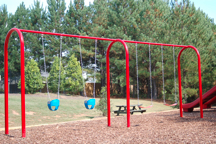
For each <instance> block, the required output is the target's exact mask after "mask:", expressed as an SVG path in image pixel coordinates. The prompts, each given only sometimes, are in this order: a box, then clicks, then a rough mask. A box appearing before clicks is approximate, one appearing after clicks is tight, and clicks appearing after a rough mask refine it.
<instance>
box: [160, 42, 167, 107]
mask: <svg viewBox="0 0 216 144" xmlns="http://www.w3.org/2000/svg"><path fill="white" fill-rule="evenodd" d="M161 57H162V79H163V99H164V104H166V101H165V89H164V64H163V45H161Z"/></svg>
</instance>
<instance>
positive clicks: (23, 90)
mask: <svg viewBox="0 0 216 144" xmlns="http://www.w3.org/2000/svg"><path fill="white" fill-rule="evenodd" d="M13 32H17V34H18V36H19V39H20V60H21V61H20V69H21V112H22V116H21V117H22V137H26V121H25V57H24V53H25V51H24V38H23V35H22V32H26V33H37V34H44V35H56V36H65V37H75V38H83V39H94V40H104V41H111V43H110V44H109V46H108V48H107V53H106V70H107V121H108V126H111V117H110V116H111V112H110V69H109V67H110V65H109V64H110V62H109V52H110V49H111V47H112V45H113V44H114V43H116V42H120V43H122V45H123V46H124V49H125V54H126V94H127V97H126V98H127V101H126V104H127V127H130V83H129V77H130V76H129V51H128V47H127V45H126V43H137V44H147V45H160V46H170V47H182V49H181V51H180V53H179V56H178V65H179V67H178V76H179V102H180V116H181V117H182V92H181V68H180V56H181V53H182V52H183V51H184V50H185V49H187V48H192V49H194V50H195V51H196V53H197V56H198V71H199V92H200V114H201V115H202V113H203V111H202V109H203V107H202V83H201V67H200V66H201V63H200V55H199V52H198V50H197V49H196V48H195V47H193V46H185V45H174V44H163V43H150V42H140V41H129V40H120V39H109V38H100V37H88V36H79V35H71V34H61V33H51V32H43V31H33V30H25V29H18V28H12V29H10V31H9V32H8V33H7V36H6V39H5V44H4V93H5V134H9V119H8V117H9V112H8V43H9V39H10V36H11V34H12V33H13ZM201 117H202V116H201Z"/></svg>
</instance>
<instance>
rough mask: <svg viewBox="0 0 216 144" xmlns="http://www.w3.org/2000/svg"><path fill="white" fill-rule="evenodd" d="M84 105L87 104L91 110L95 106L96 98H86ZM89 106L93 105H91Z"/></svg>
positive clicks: (87, 107)
mask: <svg viewBox="0 0 216 144" xmlns="http://www.w3.org/2000/svg"><path fill="white" fill-rule="evenodd" d="M84 105H85V107H86V109H89V110H91V109H93V108H94V107H95V99H89V100H85V101H84ZM89 106H91V107H89Z"/></svg>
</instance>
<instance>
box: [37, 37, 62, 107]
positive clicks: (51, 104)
mask: <svg viewBox="0 0 216 144" xmlns="http://www.w3.org/2000/svg"><path fill="white" fill-rule="evenodd" d="M41 37H42V47H43V56H44V71H45V73H46V55H45V50H44V40H43V34H42V35H41ZM61 50H62V36H61V37H60V53H59V57H60V62H59V80H58V93H57V99H54V100H51V98H50V94H49V86H48V79H47V77H46V87H47V97H48V99H49V100H48V102H47V106H48V108H49V110H51V111H56V110H58V108H59V105H60V100H59V87H60V80H61ZM53 107H54V108H53Z"/></svg>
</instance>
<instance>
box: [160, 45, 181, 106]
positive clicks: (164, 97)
mask: <svg viewBox="0 0 216 144" xmlns="http://www.w3.org/2000/svg"><path fill="white" fill-rule="evenodd" d="M161 58H162V60H161V63H162V79H163V99H164V105H166V106H176V105H177V97H176V74H175V47H174V46H173V65H174V68H173V69H174V87H175V103H174V104H170V105H169V104H167V103H166V96H165V88H164V65H163V64H164V62H163V46H162V45H161Z"/></svg>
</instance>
